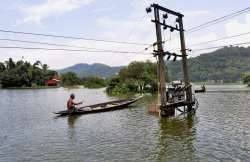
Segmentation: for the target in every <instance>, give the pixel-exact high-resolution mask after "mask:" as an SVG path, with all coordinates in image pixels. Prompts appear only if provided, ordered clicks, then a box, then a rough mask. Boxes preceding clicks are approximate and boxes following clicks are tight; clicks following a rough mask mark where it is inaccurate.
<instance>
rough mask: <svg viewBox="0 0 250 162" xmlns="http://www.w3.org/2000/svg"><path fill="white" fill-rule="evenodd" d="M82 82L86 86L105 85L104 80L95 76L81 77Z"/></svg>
mask: <svg viewBox="0 0 250 162" xmlns="http://www.w3.org/2000/svg"><path fill="white" fill-rule="evenodd" d="M82 83H83V85H84V86H85V87H87V88H101V87H105V86H106V81H105V80H104V79H102V78H100V77H97V76H89V77H85V78H83V79H82Z"/></svg>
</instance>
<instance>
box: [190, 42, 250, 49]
mask: <svg viewBox="0 0 250 162" xmlns="http://www.w3.org/2000/svg"><path fill="white" fill-rule="evenodd" d="M244 44H250V42H243V43H236V44H228V45H223V46H215V47H207V48H199V49H192V51H204V50H210V49H216V48H223V47H227V46H230V45H231V46H239V45H244Z"/></svg>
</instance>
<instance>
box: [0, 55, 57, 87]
mask: <svg viewBox="0 0 250 162" xmlns="http://www.w3.org/2000/svg"><path fill="white" fill-rule="evenodd" d="M48 68H49V67H48V65H47V64H42V63H41V62H40V61H36V62H35V63H34V64H31V63H29V62H27V61H23V60H19V61H17V62H14V61H13V60H12V59H11V58H9V60H7V61H5V62H4V63H3V62H0V84H1V85H2V87H3V88H11V87H40V86H44V85H45V80H48V79H51V78H52V77H53V76H55V75H57V72H56V71H53V70H49V69H48Z"/></svg>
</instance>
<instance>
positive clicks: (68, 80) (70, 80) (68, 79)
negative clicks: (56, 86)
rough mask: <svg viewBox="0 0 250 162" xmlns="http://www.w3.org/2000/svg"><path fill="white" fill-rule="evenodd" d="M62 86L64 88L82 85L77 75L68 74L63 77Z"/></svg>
mask: <svg viewBox="0 0 250 162" xmlns="http://www.w3.org/2000/svg"><path fill="white" fill-rule="evenodd" d="M61 80H62V84H63V85H64V86H74V85H79V84H80V79H79V78H78V76H77V75H76V73H73V72H68V73H65V74H62V75H61Z"/></svg>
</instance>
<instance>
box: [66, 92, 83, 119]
mask: <svg viewBox="0 0 250 162" xmlns="http://www.w3.org/2000/svg"><path fill="white" fill-rule="evenodd" d="M74 99H75V95H74V94H73V93H72V94H71V95H70V97H69V99H68V102H67V108H68V112H69V114H71V113H72V112H74V111H76V110H77V109H76V107H75V106H76V105H80V104H82V102H78V103H76V102H74Z"/></svg>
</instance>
